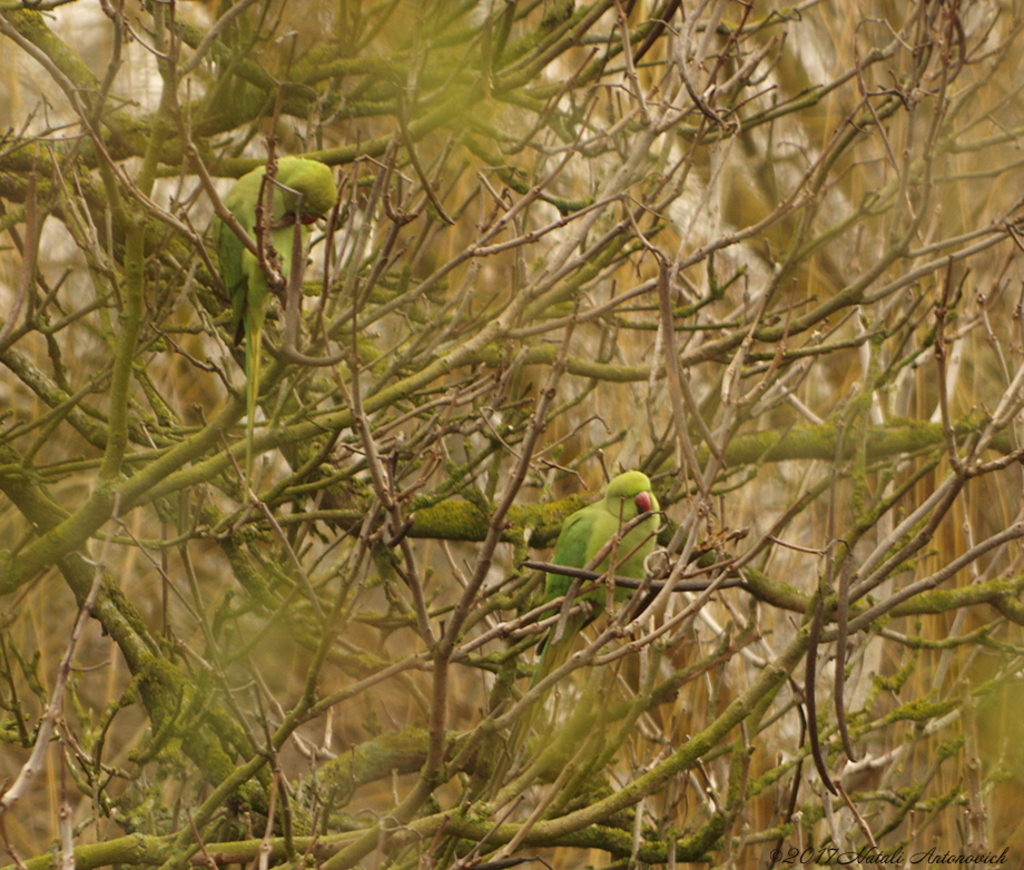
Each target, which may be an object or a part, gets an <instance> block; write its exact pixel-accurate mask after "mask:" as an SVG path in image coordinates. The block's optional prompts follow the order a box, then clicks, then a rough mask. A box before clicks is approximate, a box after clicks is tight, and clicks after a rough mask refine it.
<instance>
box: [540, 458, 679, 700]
mask: <svg viewBox="0 0 1024 870" xmlns="http://www.w3.org/2000/svg"><path fill="white" fill-rule="evenodd" d="M659 510H660V507H659V505H658V499H657V498H656V497H655V495H654V492H653V491H652V490H651V481H650V479H649V478H648V477H647V475H646V474H644V473H643V472H642V471H627V472H625V473H624V474H620V475H619V476H618V477H615V478H613V479H612V480H611V482H609V484H608V487H607V489H605V493H604V497H603V498H602V499H601V500H600V501H596V502H594V503H593V504H591V505H587V507H585V508H581V509H580V510H578V511H576V512H575V513H574V514H571V515H570V516H569V517H568V518H567V519H566V520H565V522H564V523H562V530H561V532H560V533H559V535H558V541H557V542H556V543H555V554H554V557H553V558H552V561H553V563H554V564H555V565H565V566H566V567H569V568H584V567H586V566H587V565H588V563H589V562H590V561H591V560H592V559H593V558H594V557H595V556H596V555H597V554H598V552H600V550H601V548H602V547H604V545H605V544H607V543H608V541H610V540H611V538H612V536H613V535H615V534H618V533H619V530H620V529H623V528H624V527H625V526H626V525H627V524H628V523H630V522H632V521H633V520H634V519H636V518H637V517H638V516H639V515H640V514H643V513H650V514H651V516H650V517H648V518H647V519H645V520H643V521H642V522H640V523H639V524H637V525H636V526H635V527H634V528H632V529H630V531H628V532H627V533H626V534H625V535H624V536H623V538H622V540H621V541H619V545H618V548H617V552H616V559H617V561H616V563H615V565H614V570H613V573H614V574H616V575H618V576H619V577H632V578H634V579H637V580H640V579H642V578H643V576H644V560H645V559H646V558H647V557H648V556H649V555H650V554H651V553H652V552H653V551H654V548H655V546H657V532H658V526H659V525H660V523H661V520H660V519H659V517H658V515H657V511H659ZM610 557H611V554H609V555H608V556H606V557H605V559H604V560H603V561H602V562H601V563H600V564H599V565H597V566H596V567H595V568H594V569H593V570H594V571H607V570H608V562H609V558H610ZM572 583H573V578H571V577H567V576H565V575H563V574H551V573H549V574H548V576H547V582H546V583H545V586H544V597H545V600H547V601H550V600H551V599H553V598H557V597H559V596H560V595H565V594H566V593H567V592H568V591H569V589H570V587H571V586H572ZM632 593H633V590H632V589H626V588H623V587H616V589H615V593H614V598H615V600H616V601H625V600H627V599H628V598H629V597H630V595H632ZM605 598H606V595H605V590H604V589H593V590H591V591H590V592H585V593H584V594H583V595H580V596H578V597H577V598H576V599H574V600H575V601H590V602H592V603H593V604H594V605H596V607H595V610H593V611H592V612H591V614H590V615H589V616H588V615H584V614H577V615H574V616H570V617H569V619H568V621H567V622H566V623H565V625H564V630H563V631H562V632H561V633H560V636H556V635H558V634H559V628H560V626H559V625H558V624H556V625H555V626H554V627H553V628H552V630H551V633H550V634H549V635H548V638H547V640H546V641H545V644H544V651H543V653H542V655H541V659H540V661H539V662H538V664H537V669H536V670H535V672H534V675H533V679H532V681H531V683H530V684H531V685H535V684H536V683H538V682H540V681H541V680H542V679H544V677H546V676H547V675H548V674H549V673H551V671H553V670H554V669H555V668H557V667H558V666H559V665H561V664H562V663H563V662H564V661H565V660H566V658H568V655H569V652H570V651H571V649H572V645H573V641H574V640H575V637H576V635H577V634H579V633H580V631H581V630H582V629H583V627H584V626H585V625H586V624H587V622H589V621H590V620H591V619H593V618H594V617H595V616H596V615H597V613H599V612H600V608H601V607H602V606H603V604H604V602H605Z"/></svg>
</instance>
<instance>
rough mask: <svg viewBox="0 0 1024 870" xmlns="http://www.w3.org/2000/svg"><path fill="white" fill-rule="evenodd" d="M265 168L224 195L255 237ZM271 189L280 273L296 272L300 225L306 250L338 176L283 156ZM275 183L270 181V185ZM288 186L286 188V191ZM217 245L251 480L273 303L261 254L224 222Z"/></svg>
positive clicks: (334, 196) (217, 228)
mask: <svg viewBox="0 0 1024 870" xmlns="http://www.w3.org/2000/svg"><path fill="white" fill-rule="evenodd" d="M265 174H266V167H265V166H258V167H257V168H256V169H254V170H252V171H251V172H249V173H247V174H246V175H243V176H242V177H241V178H240V179H239V180H238V181H237V182H236V183H235V186H234V187H232V188H231V190H230V191H228V195H227V196H225V197H224V205H225V206H227V208H228V210H229V211H230V212H231V213H232V214H233V215H234V216H235V217H236V218H237V219H238V222H239V223H240V224H241V225H242V227H243V228H244V229H245V231H246V232H247V233H249V235H250V236H255V235H256V203H257V200H258V199H259V198H260V191H261V189H262V188H263V176H264V175H265ZM275 182H276V183H274V184H273V185H271V186H272V190H273V196H272V199H271V214H270V216H269V221H270V230H271V240H272V244H273V246H274V250H275V251H276V252H277V254H278V256H279V257H280V258H281V260H280V262H281V274H282V275H283V276H284V279H285V281H288V280H289V278H290V276H291V272H292V242H293V237H294V229H293V228H294V226H295V223H296V221H298V222H299V223H300V224H301V225H302V248H303V250H305V249H306V245H307V244H308V240H309V229H308V225H309V224H312V223H313V222H314V221H315V220H317V218H320V217H323V216H324V215H325V214H326V213H327V212H328V211H330V210H331V209H332V208H334V204H335V203H336V202H337V201H338V192H337V188H336V187H335V184H334V176H333V175H332V174H331V170H330V168H329V167H327V166H326V165H325V164H323V163H320V162H319V161H317V160H308V159H306V158H304V157H282V158H280V159H279V160H278V161H277V174H276V176H275ZM269 183H270V182H268V184H269ZM286 188H287V189H286ZM213 232H214V244H215V245H216V248H217V255H218V257H219V258H220V267H221V272H222V274H223V277H224V283H225V284H226V285H227V289H228V293H230V294H231V305H232V308H233V310H234V316H235V344H236V345H238V344H240V343H241V341H242V337H243V336H245V376H246V413H247V414H248V421H247V424H246V460H245V462H246V476H247V477H248V478H249V479H250V480H251V478H252V433H253V420H254V417H255V413H256V399H257V397H258V396H259V372H260V338H261V335H262V332H263V321H264V320H265V319H266V316H267V306H268V305H269V304H270V287H269V285H268V283H267V276H266V275H265V274H264V273H263V270H262V269H261V268H260V264H259V260H258V259H257V257H256V255H255V254H253V253H252V252H250V251H249V249H248V248H246V247H245V245H243V244H242V242H241V241H240V240H239V238H238V237H237V236H236V235H235V234H234V233H233V232H232V231H231V229H230V228H229V227H227V226H226V225H225V224H224V223H223V222H222V221H220V220H219V219H217V220H214V230H213Z"/></svg>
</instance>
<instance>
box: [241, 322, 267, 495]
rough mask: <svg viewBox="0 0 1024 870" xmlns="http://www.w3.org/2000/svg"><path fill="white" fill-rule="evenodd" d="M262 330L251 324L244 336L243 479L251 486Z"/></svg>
mask: <svg viewBox="0 0 1024 870" xmlns="http://www.w3.org/2000/svg"><path fill="white" fill-rule="evenodd" d="M262 331H263V330H262V329H261V328H260V327H259V326H251V328H250V329H247V330H246V336H245V373H246V384H245V413H246V423H245V481H246V484H247V485H249V486H252V484H253V479H252V464H253V451H252V441H253V426H254V424H255V422H256V400H257V399H258V398H259V394H260V349H261V347H262V341H261V335H260V333H261V332H262Z"/></svg>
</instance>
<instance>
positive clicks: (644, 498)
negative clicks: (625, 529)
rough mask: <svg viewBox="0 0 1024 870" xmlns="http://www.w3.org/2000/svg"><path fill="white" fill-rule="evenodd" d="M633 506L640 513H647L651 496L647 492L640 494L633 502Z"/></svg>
mask: <svg viewBox="0 0 1024 870" xmlns="http://www.w3.org/2000/svg"><path fill="white" fill-rule="evenodd" d="M634 504H635V505H636V509H637V510H638V511H640V513H642V514H645V513H647V511H649V510H650V509H651V494H650V493H649V492H642V493H640V494H639V495H638V496H637V497H636V499H635V500H634Z"/></svg>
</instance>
